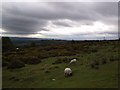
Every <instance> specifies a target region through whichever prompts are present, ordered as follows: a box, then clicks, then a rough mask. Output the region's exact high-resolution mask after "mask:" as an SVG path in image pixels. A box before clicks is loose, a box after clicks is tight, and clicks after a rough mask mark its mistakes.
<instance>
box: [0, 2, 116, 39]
mask: <svg viewBox="0 0 120 90" xmlns="http://www.w3.org/2000/svg"><path fill="white" fill-rule="evenodd" d="M0 28H1V27H0ZM0 31H2V36H11V37H37V38H56V39H76V40H81V39H82V40H84V39H103V38H104V37H106V39H116V38H118V35H117V34H118V3H117V2H84V3H83V2H76V3H74V2H56V3H55V2H49V3H43V2H41V3H38V2H37V3H35V2H32V3H31V2H19V3H17V2H11V3H10V2H8V3H3V7H2V28H1V29H0Z"/></svg>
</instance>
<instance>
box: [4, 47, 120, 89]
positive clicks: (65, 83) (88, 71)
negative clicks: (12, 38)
mask: <svg viewBox="0 0 120 90" xmlns="http://www.w3.org/2000/svg"><path fill="white" fill-rule="evenodd" d="M117 49H118V48H114V49H113V46H105V47H102V48H101V49H99V51H97V52H95V53H86V54H82V56H81V54H80V55H75V56H59V57H50V58H46V59H42V62H41V63H39V64H36V65H27V64H26V66H25V67H23V68H20V69H7V68H6V67H4V68H3V88H117V87H118V78H117V77H118V61H112V62H110V61H109V58H110V57H111V56H114V57H118V52H114V50H117ZM65 57H66V58H73V57H77V58H78V60H77V63H76V64H73V65H70V66H68V63H61V64H54V65H53V64H52V63H53V62H54V61H56V60H57V59H58V58H65ZM102 58H106V59H107V63H106V64H101V60H102ZM96 59H97V60H98V61H99V62H100V65H99V69H93V68H91V67H90V63H92V62H93V60H96ZM81 64H83V65H81ZM56 66H57V67H58V68H55V67H56ZM65 67H70V68H71V69H72V71H73V76H72V77H68V78H65V77H64V69H65ZM46 70H47V71H49V73H46ZM52 79H56V80H55V81H53V80H52Z"/></svg>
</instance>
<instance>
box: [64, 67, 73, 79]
mask: <svg viewBox="0 0 120 90" xmlns="http://www.w3.org/2000/svg"><path fill="white" fill-rule="evenodd" d="M64 75H65V77H67V76H72V70H71V69H70V68H65V70H64Z"/></svg>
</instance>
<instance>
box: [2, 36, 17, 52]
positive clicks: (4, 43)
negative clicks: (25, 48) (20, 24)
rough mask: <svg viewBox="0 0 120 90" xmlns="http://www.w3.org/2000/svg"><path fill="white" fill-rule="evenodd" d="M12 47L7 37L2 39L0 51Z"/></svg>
mask: <svg viewBox="0 0 120 90" xmlns="http://www.w3.org/2000/svg"><path fill="white" fill-rule="evenodd" d="M14 48H15V47H14V45H13V43H12V41H11V39H10V38H9V37H2V51H9V50H12V49H14Z"/></svg>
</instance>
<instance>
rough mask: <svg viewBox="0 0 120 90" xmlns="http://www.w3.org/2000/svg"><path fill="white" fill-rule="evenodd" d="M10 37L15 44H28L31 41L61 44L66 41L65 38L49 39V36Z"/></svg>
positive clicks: (40, 43) (44, 43)
mask: <svg viewBox="0 0 120 90" xmlns="http://www.w3.org/2000/svg"><path fill="white" fill-rule="evenodd" d="M10 39H11V41H12V42H13V43H14V45H16V46H24V45H30V44H31V43H33V42H34V43H36V45H56V44H63V43H66V42H68V41H66V40H58V39H49V38H23V37H10Z"/></svg>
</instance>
